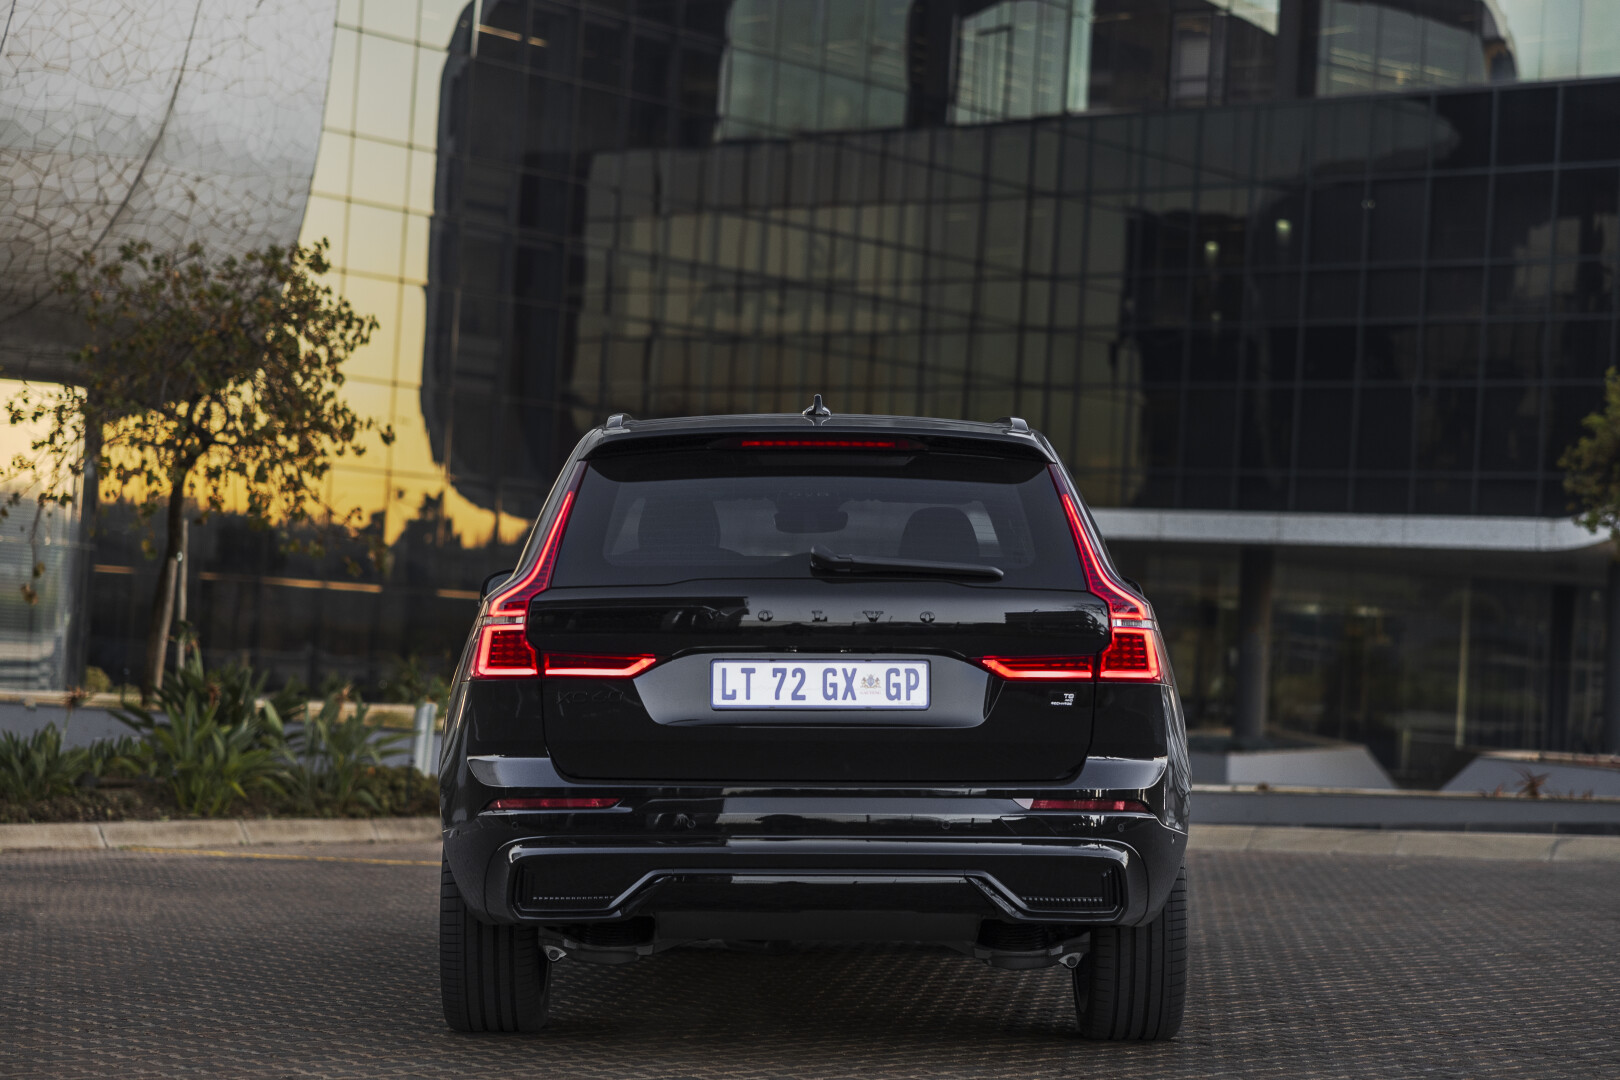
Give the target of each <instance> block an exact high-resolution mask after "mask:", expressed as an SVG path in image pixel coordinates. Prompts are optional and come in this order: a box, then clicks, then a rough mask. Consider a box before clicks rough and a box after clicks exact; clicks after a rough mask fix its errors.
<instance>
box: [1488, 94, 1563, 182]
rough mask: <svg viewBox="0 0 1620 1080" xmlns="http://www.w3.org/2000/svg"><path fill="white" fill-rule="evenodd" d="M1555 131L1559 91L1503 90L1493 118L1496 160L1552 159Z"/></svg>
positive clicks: (1520, 162) (1530, 161)
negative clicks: (1494, 122)
mask: <svg viewBox="0 0 1620 1080" xmlns="http://www.w3.org/2000/svg"><path fill="white" fill-rule="evenodd" d="M1557 132H1558V91H1557V90H1556V89H1552V88H1550V87H1544V88H1538V89H1534V90H1504V91H1502V96H1501V104H1500V105H1499V106H1498V110H1497V117H1496V161H1497V163H1498V164H1500V165H1541V164H1545V163H1547V162H1550V161H1552V159H1553V151H1554V146H1553V140H1554V138H1555V136H1556V134H1557Z"/></svg>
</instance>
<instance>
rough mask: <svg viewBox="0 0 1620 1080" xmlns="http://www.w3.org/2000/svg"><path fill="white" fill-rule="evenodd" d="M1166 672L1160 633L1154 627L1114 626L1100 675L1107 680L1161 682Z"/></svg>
mask: <svg viewBox="0 0 1620 1080" xmlns="http://www.w3.org/2000/svg"><path fill="white" fill-rule="evenodd" d="M1163 675H1164V665H1163V664H1162V663H1161V662H1160V660H1159V632H1158V631H1157V630H1155V629H1152V628H1151V627H1136V626H1132V627H1121V626H1118V625H1116V626H1115V627H1114V632H1113V638H1112V640H1110V641H1109V643H1108V648H1106V649H1104V650H1103V654H1102V664H1101V670H1100V671H1099V672H1098V675H1097V677H1098V678H1100V679H1102V680H1103V681H1104V682H1110V681H1113V680H1116V679H1118V680H1124V681H1127V682H1130V681H1136V682H1158V681H1159V679H1160V678H1161V677H1162V676H1163Z"/></svg>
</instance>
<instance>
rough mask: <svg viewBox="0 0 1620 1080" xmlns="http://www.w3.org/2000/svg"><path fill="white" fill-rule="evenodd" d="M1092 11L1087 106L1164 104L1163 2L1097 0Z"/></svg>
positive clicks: (1166, 19) (1166, 36)
mask: <svg viewBox="0 0 1620 1080" xmlns="http://www.w3.org/2000/svg"><path fill="white" fill-rule="evenodd" d="M1093 11H1094V15H1093V20H1092V26H1091V86H1090V100H1091V107H1092V108H1114V109H1142V108H1151V107H1153V106H1156V105H1162V104H1163V103H1164V98H1165V91H1166V89H1167V88H1168V85H1169V79H1170V55H1169V54H1170V50H1169V43H1170V13H1169V12H1168V11H1166V10H1165V4H1164V3H1163V2H1162V0H1161V2H1159V3H1151V4H1144V3H1142V2H1141V0H1097V4H1096V6H1095V8H1094V9H1093Z"/></svg>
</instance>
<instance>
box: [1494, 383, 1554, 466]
mask: <svg viewBox="0 0 1620 1080" xmlns="http://www.w3.org/2000/svg"><path fill="white" fill-rule="evenodd" d="M1541 397H1542V390H1541V388H1540V387H1537V386H1488V387H1486V388H1485V396H1484V399H1483V402H1482V403H1481V406H1480V409H1481V418H1482V420H1483V423H1484V428H1485V432H1486V436H1485V439H1484V440H1483V441H1482V442H1481V443H1480V444H1479V467H1480V468H1481V469H1484V470H1486V471H1487V472H1535V471H1536V470H1537V469H1538V468H1539V467H1540V465H1539V463H1538V461H1537V460H1536V455H1537V449H1538V448H1537V445H1536V440H1537V438H1538V436H1539V435H1540V430H1541Z"/></svg>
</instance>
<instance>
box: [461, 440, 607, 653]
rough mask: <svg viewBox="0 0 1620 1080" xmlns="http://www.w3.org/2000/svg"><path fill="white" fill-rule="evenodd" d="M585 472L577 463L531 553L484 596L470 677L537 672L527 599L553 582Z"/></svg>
mask: <svg viewBox="0 0 1620 1080" xmlns="http://www.w3.org/2000/svg"><path fill="white" fill-rule="evenodd" d="M584 475H585V464H584V462H581V463H580V464H579V465H577V466H575V468H574V474H573V475H572V476H570V477H569V478H568V486H567V487H566V488H564V489H563V496H562V502H561V503H559V504H558V506H557V513H556V514H555V516H553V517H552V519H551V525H550V526H549V527H548V528H547V529H546V535H545V539H544V540H543V541H541V544H540V547H539V549H538V550H537V551H536V552H535V553H534V557H533V559H532V560H531V561H530V562H528V563H527V564H526V565H525V566H523V567H521V568H520V569H519V570H518V571H517V572H516V573H514V574H513V575H512V576H511V578H509V579H508V580H507V583H506V584H505V585H502V586H501V587H500V588H499V589H497V590H496V591H494V592H492V593H490V594H489V596H488V597H486V598H485V600H484V607H483V613H482V614H481V615H480V616H479V617H478V626H477V633H478V645H477V647H476V648H475V649H474V650H473V662H472V672H471V677H472V678H474V679H515V678H524V677H533V676H535V675H538V674H539V673H540V664H539V661H538V659H537V658H536V657H535V655H534V650H533V649H532V648H530V647H529V635H528V627H527V625H526V622H527V619H528V612H529V601H530V600H532V599H534V598H535V597H536V596H538V595H539V594H540V593H543V592H545V591H546V589H547V588H548V587H549V586H550V585H551V572H552V570H554V569H555V568H556V565H557V548H558V547H560V546H561V545H562V536H563V530H564V529H565V528H567V527H568V515H569V513H570V512H572V511H573V509H574V496H575V495H576V494H577V493H578V491H579V482H580V480H581V479H582V478H583V477H584Z"/></svg>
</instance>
